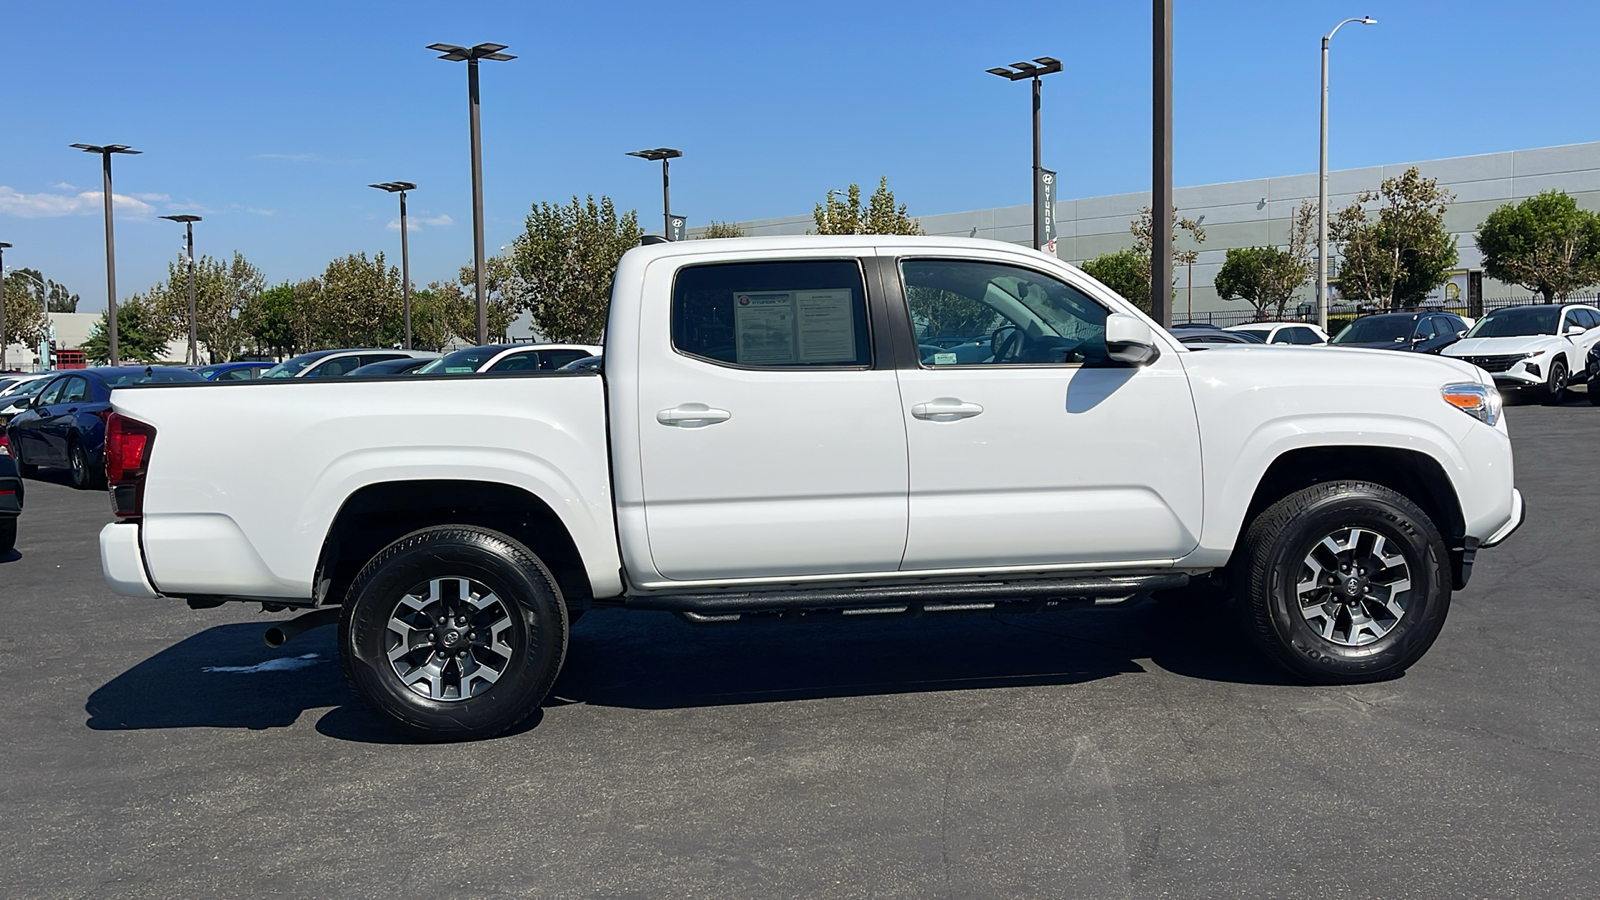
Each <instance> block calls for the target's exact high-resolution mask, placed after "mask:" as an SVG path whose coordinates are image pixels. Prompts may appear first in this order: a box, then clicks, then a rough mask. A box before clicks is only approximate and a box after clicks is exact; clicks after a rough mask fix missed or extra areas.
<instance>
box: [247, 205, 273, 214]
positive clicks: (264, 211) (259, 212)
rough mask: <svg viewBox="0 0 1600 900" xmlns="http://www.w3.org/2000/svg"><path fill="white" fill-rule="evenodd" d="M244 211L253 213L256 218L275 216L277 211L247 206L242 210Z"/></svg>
mask: <svg viewBox="0 0 1600 900" xmlns="http://www.w3.org/2000/svg"><path fill="white" fill-rule="evenodd" d="M244 211H245V212H247V213H255V214H256V215H258V216H272V215H277V213H278V211H277V210H275V209H256V208H255V207H254V206H247V207H245V208H244Z"/></svg>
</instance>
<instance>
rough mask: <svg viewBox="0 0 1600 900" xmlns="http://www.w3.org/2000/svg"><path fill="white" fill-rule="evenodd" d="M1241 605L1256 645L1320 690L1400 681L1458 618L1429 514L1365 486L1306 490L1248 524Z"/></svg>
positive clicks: (1339, 484)
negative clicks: (1449, 618)
mask: <svg viewBox="0 0 1600 900" xmlns="http://www.w3.org/2000/svg"><path fill="white" fill-rule="evenodd" d="M1239 555H1240V557H1241V560H1240V561H1241V563H1242V564H1241V565H1239V566H1238V567H1237V569H1236V570H1235V577H1236V578H1237V579H1238V581H1237V583H1236V585H1235V596H1236V597H1237V598H1238V601H1239V603H1240V605H1241V611H1242V612H1243V614H1244V618H1245V620H1246V622H1247V623H1248V626H1249V632H1250V636H1251V638H1252V639H1253V640H1254V642H1255V643H1256V645H1257V646H1258V647H1259V648H1260V649H1261V650H1262V652H1264V653H1265V654H1266V655H1267V656H1268V657H1270V658H1271V659H1272V660H1273V661H1275V662H1277V663H1278V664H1279V665H1281V666H1283V667H1284V668H1286V669H1288V670H1289V671H1291V672H1293V673H1295V674H1296V675H1299V676H1301V677H1302V678H1305V679H1307V680H1309V681H1312V682H1316V683H1319V684H1351V683H1358V682H1365V681H1378V680H1382V679H1385V678H1392V677H1395V676H1397V675H1399V674H1400V673H1402V672H1404V671H1405V670H1406V669H1407V668H1408V667H1409V666H1410V665H1411V664H1412V663H1414V662H1416V661H1417V660H1418V659H1420V658H1422V655H1423V654H1424V653H1426V652H1427V651H1428V648H1429V647H1431V646H1433V641H1434V639H1435V638H1437V637H1438V636H1439V631H1440V629H1442V628H1443V627H1444V620H1445V616H1446V615H1447V614H1448V613H1449V610H1450V587H1451V582H1450V575H1449V570H1448V567H1447V563H1448V560H1449V556H1448V553H1447V552H1446V549H1445V544H1444V540H1443V538H1441V537H1440V535H1439V531H1438V529H1437V528H1436V527H1435V526H1434V524H1433V522H1432V521H1430V520H1429V519H1428V516H1427V514H1426V513H1424V512H1423V511H1422V510H1421V509H1420V508H1418V507H1417V505H1416V504H1415V503H1412V502H1411V501H1410V500H1409V499H1407V498H1406V497H1404V496H1403V495H1401V494H1399V493H1398V492H1396V491H1393V490H1390V489H1389V488H1386V487H1383V486H1382V485H1377V484H1372V483H1369V482H1362V481H1333V482H1328V483H1326V484H1319V485H1315V486H1313V487H1309V488H1306V489H1305V490H1303V491H1299V492H1298V493H1294V494H1291V495H1289V496H1288V497H1285V498H1284V499H1282V500H1280V501H1278V502H1277V503H1275V504H1273V505H1272V506H1271V507H1269V508H1268V509H1267V510H1266V511H1265V512H1263V513H1262V514H1261V515H1260V516H1258V517H1257V518H1256V520H1255V521H1254V522H1252V523H1251V524H1250V528H1249V530H1248V531H1247V532H1246V535H1245V538H1244V541H1243V543H1242V545H1241V546H1240V548H1239Z"/></svg>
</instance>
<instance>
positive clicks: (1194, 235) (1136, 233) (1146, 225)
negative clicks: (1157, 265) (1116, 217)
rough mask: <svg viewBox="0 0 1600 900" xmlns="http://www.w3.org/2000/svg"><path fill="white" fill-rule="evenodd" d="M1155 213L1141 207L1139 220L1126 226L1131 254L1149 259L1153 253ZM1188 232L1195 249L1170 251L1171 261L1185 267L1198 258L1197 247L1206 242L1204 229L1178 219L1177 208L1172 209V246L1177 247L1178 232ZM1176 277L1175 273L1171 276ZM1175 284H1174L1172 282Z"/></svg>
mask: <svg viewBox="0 0 1600 900" xmlns="http://www.w3.org/2000/svg"><path fill="white" fill-rule="evenodd" d="M1155 228H1156V224H1155V213H1154V212H1153V211H1151V209H1150V207H1148V206H1145V207H1141V208H1140V210H1139V218H1137V219H1135V220H1133V222H1132V223H1131V224H1129V225H1128V231H1130V232H1131V233H1132V234H1133V252H1135V253H1137V254H1139V255H1140V256H1143V257H1144V258H1145V259H1149V258H1150V257H1151V256H1152V255H1153V254H1154V253H1155ZM1183 231H1187V232H1189V237H1190V238H1191V239H1192V240H1193V241H1194V243H1195V247H1194V248H1193V249H1190V250H1177V249H1174V250H1173V251H1172V261H1173V262H1174V263H1178V264H1180V265H1187V264H1189V263H1192V262H1194V261H1195V260H1197V259H1199V258H1200V250H1199V246H1200V245H1201V244H1204V243H1205V242H1206V229H1205V227H1204V226H1202V225H1201V224H1200V223H1199V222H1196V221H1195V220H1194V219H1190V218H1179V217H1178V208H1177V207H1176V206H1174V207H1173V208H1172V246H1173V247H1174V248H1176V247H1177V246H1178V235H1179V233H1180V232H1183ZM1173 277H1174V278H1176V277H1177V275H1176V273H1174V275H1173ZM1174 283H1176V282H1174Z"/></svg>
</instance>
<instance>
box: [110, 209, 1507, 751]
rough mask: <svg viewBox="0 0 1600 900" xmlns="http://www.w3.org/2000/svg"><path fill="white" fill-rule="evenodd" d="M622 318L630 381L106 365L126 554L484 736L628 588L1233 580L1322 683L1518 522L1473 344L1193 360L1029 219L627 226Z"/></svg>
mask: <svg viewBox="0 0 1600 900" xmlns="http://www.w3.org/2000/svg"><path fill="white" fill-rule="evenodd" d="M605 333H606V356H605V362H606V364H605V366H604V371H603V372H567V371H556V372H550V371H530V372H527V373H523V374H512V375H509V376H506V377H478V378H426V377H424V378H408V379H404V380H394V379H389V380H381V381H380V380H373V381H350V380H344V379H332V380H320V381H309V382H307V381H301V380H297V381H284V382H278V383H277V384H276V385H274V383H273V382H271V381H257V382H241V383H239V384H215V383H213V384H207V385H200V386H196V387H194V388H189V387H185V386H174V387H157V388H142V387H141V388H129V389H124V390H119V391H117V392H116V393H115V394H114V395H113V399H112V403H113V405H114V407H115V413H114V414H113V415H112V416H111V417H110V420H109V422H108V425H107V428H108V433H109V435H110V436H109V437H108V439H107V446H108V448H112V449H111V450H109V451H108V462H107V470H108V478H109V483H110V485H111V497H112V503H113V508H114V511H115V513H116V517H117V521H116V522H114V523H113V524H111V525H108V526H106V528H105V529H104V530H103V531H102V532H101V536H100V551H101V563H102V567H103V569H104V572H105V577H106V580H107V582H108V583H109V584H110V585H111V587H112V588H113V589H114V590H115V591H117V592H118V593H122V594H127V595H130V596H138V597H149V598H154V597H160V596H168V597H178V598H185V599H187V600H188V602H189V604H190V605H191V606H193V607H195V608H204V607H209V606H217V605H219V604H221V603H223V602H226V601H245V602H252V603H259V604H261V605H262V606H263V608H264V609H266V610H268V611H281V610H285V609H299V610H305V612H304V613H303V614H302V615H300V616H299V617H298V618H296V619H293V620H290V621H286V622H282V623H279V624H278V625H276V626H275V627H274V628H273V629H272V630H270V631H269V632H268V635H267V637H268V642H269V643H273V644H274V645H276V644H277V643H280V642H282V641H283V640H287V639H290V638H292V637H293V636H294V635H295V634H296V633H298V632H300V631H303V630H305V629H307V628H311V627H314V626H316V625H320V624H330V623H333V622H335V621H337V622H338V623H339V637H338V647H339V652H340V655H341V657H342V659H343V664H344V669H345V674H346V677H347V678H348V679H349V681H350V684H351V685H352V686H353V687H354V689H355V690H356V692H357V693H358V694H359V695H360V696H361V697H362V698H363V699H364V700H365V701H366V702H367V703H369V704H370V705H371V706H372V707H373V708H374V709H376V710H378V711H379V713H380V714H381V715H383V716H385V717H386V718H387V719H388V720H390V721H391V722H392V723H393V724H395V725H396V726H398V727H400V728H403V729H407V730H409V731H411V732H413V733H418V734H423V735H431V736H450V737H482V736H490V735H495V734H500V733H503V732H504V731H506V730H507V729H509V728H511V727H513V726H515V725H516V724H517V723H518V722H519V721H521V720H523V719H525V718H526V717H527V716H529V715H530V714H532V713H533V712H534V711H535V710H537V709H538V708H539V704H540V702H541V701H542V700H543V699H544V697H545V695H546V694H547V693H548V692H549V690H550V687H551V684H552V683H553V682H554V680H555V678H556V674H557V672H558V671H559V670H560V668H561V665H562V661H563V659H564V658H565V656H566V653H567V647H568V643H567V638H568V626H569V625H570V623H571V622H572V621H573V618H574V617H576V616H577V615H581V614H582V613H584V612H585V611H586V610H589V609H593V608H601V607H608V608H612V609H623V610H666V611H671V612H674V613H677V614H679V615H681V616H682V617H683V618H685V619H688V620H689V621H691V622H730V621H736V620H741V619H763V618H766V619H770V618H773V617H782V618H807V617H830V618H835V617H836V618H837V620H838V621H845V622H848V621H867V620H880V619H885V618H895V617H905V618H912V619H914V618H916V617H918V616H922V615H955V614H959V613H961V612H964V611H966V612H970V611H982V612H984V613H1013V612H1016V613H1021V612H1041V613H1043V612H1048V611H1051V610H1058V609H1063V608H1072V607H1115V606H1117V605H1119V604H1125V603H1130V602H1139V600H1140V599H1141V598H1143V597H1145V596H1146V595H1148V594H1150V593H1152V592H1154V593H1164V594H1166V595H1168V596H1169V597H1170V596H1172V593H1173V592H1178V594H1179V595H1180V596H1179V597H1174V598H1173V599H1182V598H1181V595H1182V593H1183V592H1186V591H1189V592H1192V594H1191V598H1190V599H1192V600H1196V601H1198V598H1197V597H1195V596H1194V595H1200V597H1204V596H1205V595H1207V594H1211V593H1212V591H1208V590H1206V589H1205V586H1206V585H1208V584H1209V585H1213V586H1215V587H1217V588H1219V589H1218V590H1216V591H1215V593H1216V594H1221V595H1223V596H1225V597H1231V598H1232V601H1233V603H1234V604H1235V605H1236V609H1237V610H1238V612H1239V621H1240V623H1241V625H1242V627H1243V630H1244V632H1245V633H1246V634H1247V635H1249V639H1250V640H1252V641H1253V642H1254V643H1255V645H1256V646H1257V647H1259V648H1260V649H1261V650H1262V651H1263V652H1264V653H1266V654H1267V655H1268V656H1269V657H1270V658H1271V659H1273V660H1275V661H1276V662H1278V663H1279V664H1281V665H1283V666H1284V667H1286V668H1287V669H1289V670H1290V671H1292V672H1294V673H1295V674H1297V675H1298V676H1299V677H1300V678H1302V679H1304V680H1307V681H1311V682H1318V683H1334V684H1338V683H1350V682H1364V681H1371V680H1374V679H1383V678H1391V677H1394V676H1395V675H1397V674H1399V673H1400V672H1402V671H1404V670H1405V669H1406V668H1407V667H1408V666H1410V665H1411V664H1413V663H1415V662H1416V661H1417V660H1418V659H1419V658H1421V657H1422V655H1423V653H1425V652H1426V651H1427V649H1428V647H1429V646H1431V645H1432V644H1433V641H1434V638H1435V637H1436V636H1437V635H1438V634H1439V631H1440V629H1441V628H1442V627H1443V626H1444V623H1445V617H1446V613H1447V611H1448V608H1449V605H1450V598H1451V595H1452V592H1453V591H1456V590H1460V589H1462V588H1463V587H1465V586H1466V584H1467V580H1468V577H1469V576H1470V575H1471V572H1472V564H1473V560H1474V558H1475V557H1476V555H1477V553H1478V551H1479V550H1481V549H1482V548H1485V547H1490V546H1493V545H1495V544H1497V543H1499V542H1500V541H1502V540H1504V539H1505V538H1506V536H1507V535H1509V534H1510V533H1511V532H1512V531H1513V530H1515V529H1516V528H1517V526H1518V525H1519V524H1520V523H1521V522H1522V519H1523V504H1522V498H1521V495H1520V494H1519V493H1518V492H1517V491H1516V489H1515V488H1514V486H1513V483H1512V459H1511V441H1510V438H1509V436H1508V435H1507V433H1506V424H1505V422H1504V421H1503V419H1502V418H1501V412H1500V395H1499V393H1498V392H1497V391H1496V390H1495V387H1494V384H1493V382H1492V381H1491V380H1490V379H1489V378H1488V376H1487V375H1485V374H1484V373H1483V372H1482V371H1481V370H1479V369H1477V368H1475V367H1473V366H1470V365H1467V364H1465V363H1462V362H1460V361H1458V360H1450V359H1441V358H1439V357H1436V356H1432V355H1424V354H1409V353H1389V352H1384V351H1377V350H1372V351H1369V350H1337V349H1324V348H1320V347H1295V348H1289V347H1281V346H1253V347H1249V348H1243V349H1241V350H1239V351H1236V352H1211V351H1207V352H1192V351H1190V350H1188V349H1187V348H1186V347H1185V346H1184V345H1183V344H1182V343H1180V342H1179V341H1177V340H1175V339H1174V338H1173V337H1172V336H1171V335H1169V334H1168V333H1166V332H1165V331H1163V330H1162V329H1161V328H1159V327H1158V326H1156V325H1155V323H1153V322H1151V321H1150V320H1149V319H1148V318H1146V317H1145V316H1144V314H1142V313H1141V312H1140V311H1139V310H1138V308H1137V307H1135V306H1134V305H1133V304H1131V303H1128V302H1127V301H1126V300H1124V299H1123V298H1121V297H1119V296H1117V295H1116V294H1115V293H1113V292H1112V291H1111V290H1110V289H1108V288H1106V287H1105V286H1104V285H1102V284H1100V283H1099V282H1097V281H1095V280H1094V279H1093V278H1090V277H1088V276H1087V275H1085V274H1084V273H1083V272H1082V271H1080V270H1079V269H1077V268H1074V267H1073V266H1070V265H1068V264H1066V263H1064V262H1061V261H1058V260H1057V259H1055V258H1054V257H1051V256H1046V255H1044V254H1041V253H1038V252H1036V251H1032V250H1025V249H1022V248H1019V247H1016V246H1013V245H1010V244H1003V243H998V242H995V241H984V240H969V239H960V238H941V237H892V236H883V235H858V236H822V235H806V236H784V237H762V238H730V239H726V240H719V241H682V242H675V243H661V244H654V245H650V246H644V247H638V248H635V249H633V250H630V251H629V252H628V253H627V254H626V255H624V256H623V258H622V261H621V264H620V265H619V266H618V268H617V272H616V275H615V280H614V285H613V288H612V291H611V310H610V318H609V321H608V324H607V327H606V331H605ZM952 348H959V349H952ZM1330 385H1337V386H1338V387H1337V389H1329V386H1330ZM419 406H421V407H425V408H427V409H428V410H429V413H428V415H427V417H426V420H425V421H421V422H419V420H418V417H417V409H418V407H419ZM289 431H292V432H293V434H294V435H295V441H294V452H292V453H285V452H284V450H283V441H282V440H281V437H282V435H283V434H285V433H287V432H289ZM218 434H226V435H228V436H229V443H228V452H227V453H218V452H217V449H216V448H217V442H216V436H217V435H218ZM1137 621H1139V620H1137V619H1130V620H1129V622H1130V626H1131V625H1132V624H1133V623H1136V622H1137ZM1218 652H1226V651H1225V650H1224V649H1222V648H1219V650H1218Z"/></svg>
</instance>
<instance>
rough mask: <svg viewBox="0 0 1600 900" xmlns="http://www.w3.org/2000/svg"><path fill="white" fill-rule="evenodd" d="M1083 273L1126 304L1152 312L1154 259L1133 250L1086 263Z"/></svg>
mask: <svg viewBox="0 0 1600 900" xmlns="http://www.w3.org/2000/svg"><path fill="white" fill-rule="evenodd" d="M1082 268H1083V271H1085V272H1087V273H1088V274H1089V275H1090V277H1092V278H1094V279H1095V280H1097V281H1099V282H1100V283H1101V284H1103V285H1105V286H1106V287H1108V288H1111V289H1112V290H1113V291H1116V292H1117V293H1118V294H1120V295H1122V298H1123V299H1124V300H1127V301H1128V302H1129V303H1132V304H1133V305H1134V306H1137V307H1139V308H1140V309H1142V310H1144V311H1145V312H1149V311H1150V257H1148V256H1141V255H1140V254H1139V253H1137V252H1135V251H1133V250H1118V251H1117V252H1115V253H1102V254H1101V255H1099V256H1096V257H1095V258H1094V259H1091V260H1088V261H1086V262H1085V263H1084V264H1083V266H1082Z"/></svg>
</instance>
